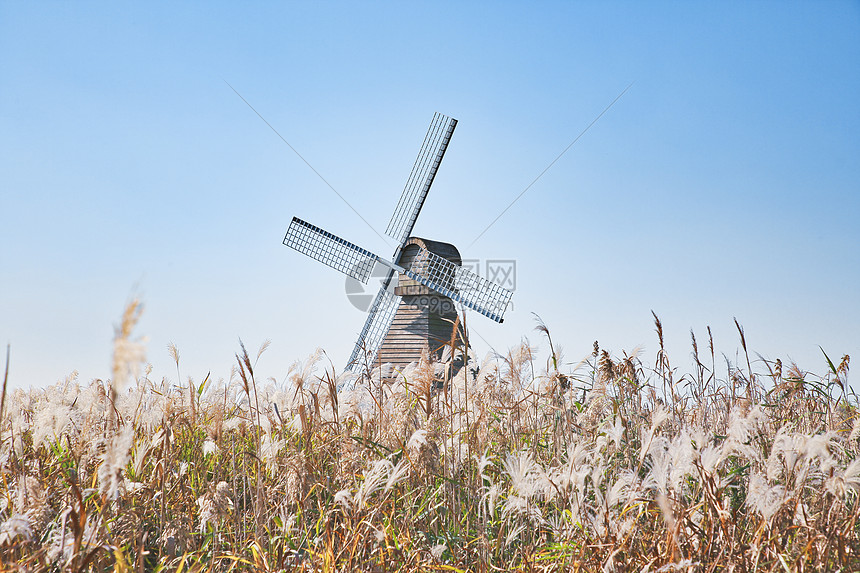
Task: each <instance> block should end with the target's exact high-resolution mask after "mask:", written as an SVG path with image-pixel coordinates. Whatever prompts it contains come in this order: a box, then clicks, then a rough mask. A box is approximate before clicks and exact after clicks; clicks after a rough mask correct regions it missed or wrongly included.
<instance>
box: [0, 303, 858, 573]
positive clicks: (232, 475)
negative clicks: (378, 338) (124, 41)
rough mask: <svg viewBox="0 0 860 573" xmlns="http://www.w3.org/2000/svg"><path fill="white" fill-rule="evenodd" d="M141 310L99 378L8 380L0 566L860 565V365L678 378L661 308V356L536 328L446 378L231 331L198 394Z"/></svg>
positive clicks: (703, 358) (425, 368)
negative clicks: (255, 342)
mask: <svg viewBox="0 0 860 573" xmlns="http://www.w3.org/2000/svg"><path fill="white" fill-rule="evenodd" d="M140 312H141V306H140V305H139V304H138V303H137V302H132V303H131V304H130V305H129V306H128V307H127V308H126V310H125V313H124V315H123V317H122V319H121V322H120V324H119V326H118V327H117V329H116V330H117V332H116V338H115V343H114V344H115V347H114V366H113V372H112V374H111V377H110V379H109V380H95V381H91V382H90V381H82V380H78V379H77V378H76V376H71V377H70V378H69V379H67V380H65V381H62V382H59V383H57V384H54V385H52V386H49V387H47V388H38V389H31V390H21V389H15V390H11V389H10V390H8V391H7V390H6V386H7V383H5V382H4V391H3V398H2V405H0V409H2V420H0V472H2V473H0V479H1V480H2V481H0V556H2V570H3V571H121V572H131V571H183V572H185V571H200V572H202V571H252V570H253V571H292V570H295V571H344V572H346V571H395V570H397V571H511V570H518V571H636V572H639V571H642V572H645V571H652V572H657V571H660V572H669V571H696V572H708V573H710V572H723V571H735V572H748V571H749V572H751V571H858V570H860V524H858V513H860V503H858V493H860V457H858V453H860V442H858V439H860V416H858V398H857V396H856V395H855V394H854V393H853V392H852V391H851V389H850V387H849V385H848V370H849V357H848V356H841V355H839V354H835V355H830V356H828V354H825V353H824V352H822V355H821V357H822V359H821V363H822V364H824V365H825V367H824V368H822V371H821V372H819V373H812V372H807V371H805V370H802V368H801V366H799V365H795V364H783V363H781V362H780V361H779V360H776V361H773V362H771V361H768V360H765V359H763V358H761V357H759V356H758V355H756V354H755V353H754V351H753V349H747V348H746V342H745V340H744V335H743V330H742V328H741V326H740V325H738V329H737V330H738V339H736V340H731V341H723V342H725V343H726V345H727V346H728V347H730V348H731V350H729V351H728V352H729V354H731V355H733V356H736V358H734V359H729V358H726V357H724V356H723V354H722V353H721V351H720V349H719V348H715V347H714V346H715V342H714V341H713V340H712V339H711V337H710V336H709V338H708V339H706V340H699V341H696V339H695V338H692V339H691V353H692V356H693V363H694V364H695V367H694V368H693V371H692V372H688V373H681V372H679V371H678V370H677V369H676V368H675V367H674V366H673V365H672V364H673V363H672V362H670V357H669V356H668V355H667V353H666V352H665V350H664V348H663V330H662V325H661V324H660V321H659V319H658V318H657V316H655V317H654V320H655V327H656V333H655V338H656V341H655V342H656V343H655V344H654V346H655V347H656V348H657V352H656V355H653V356H645V355H643V354H642V353H641V352H639V351H637V350H631V351H629V352H627V353H625V352H621V354H620V355H614V354H610V353H608V352H607V351H605V350H603V349H601V348H600V346H599V344H598V343H597V342H595V343H594V347H593V349H589V348H584V349H576V350H575V353H576V354H577V357H578V356H580V355H586V358H585V359H584V360H582V361H581V362H579V363H578V364H577V363H573V362H570V361H568V360H567V359H565V358H564V357H562V356H561V352H560V350H559V347H558V344H557V342H558V341H555V340H553V339H552V338H551V333H550V330H549V329H548V328H547V327H546V326H544V324H543V323H542V322H540V321H539V320H538V321H537V330H538V331H537V332H536V333H530V334H533V338H535V340H538V339H539V341H540V345H541V347H542V348H546V350H545V351H541V352H539V351H537V350H535V348H534V347H532V346H530V345H529V344H528V343H523V344H521V345H520V346H518V347H515V348H513V349H511V350H510V351H509V352H508V353H507V355H506V356H487V357H485V358H481V357H475V356H471V355H469V356H465V354H468V353H465V352H464V348H465V345H464V344H463V343H462V342H457V343H456V344H452V346H451V347H450V348H448V349H447V350H446V353H445V358H449V357H451V356H454V357H455V358H457V357H459V358H460V359H461V360H460V361H461V362H462V361H463V359H465V362H466V365H465V367H463V368H460V369H459V371H456V372H454V371H453V370H452V369H451V367H450V365H451V364H452V363H453V362H452V361H451V360H444V359H443V360H442V361H441V362H438V363H430V362H428V361H426V360H425V361H422V363H421V364H418V365H416V366H415V367H410V368H409V369H407V370H406V371H405V372H402V373H391V372H384V371H383V372H380V371H379V370H378V369H377V370H374V371H373V372H372V373H371V376H370V379H368V378H367V377H364V378H358V379H356V378H355V377H352V378H350V377H347V376H344V375H342V374H341V373H340V370H341V365H334V364H332V363H331V362H330V361H329V359H328V358H327V357H326V355H325V354H324V353H323V352H321V351H320V352H318V353H317V354H315V355H313V356H311V357H309V358H308V359H307V360H305V361H304V362H301V363H297V364H295V366H294V367H293V368H292V370H291V371H290V372H289V374H288V375H287V376H286V377H285V378H283V380H281V381H278V380H274V379H268V380H265V379H261V378H260V377H259V375H258V373H257V370H258V369H257V363H258V360H262V361H264V360H265V355H264V352H265V350H266V345H263V347H262V348H260V349H259V351H257V350H256V349H251V350H249V351H246V349H245V348H244V346H243V345H241V343H237V353H236V363H235V368H234V371H233V372H232V374H228V376H229V377H228V378H226V379H220V378H217V379H216V378H215V377H214V376H210V377H207V378H206V379H203V380H192V379H188V378H185V379H182V378H181V377H180V373H181V371H182V368H181V365H182V362H181V355H180V351H181V349H177V348H175V347H174V346H171V347H170V348H169V349H168V351H169V352H170V353H171V355H172V357H173V359H174V360H175V362H176V370H175V371H173V372H160V373H156V372H152V371H151V369H150V368H149V367H147V366H146V364H145V355H144V348H143V345H142V343H141V342H140V339H139V338H138V336H139V334H138V333H136V332H135V331H134V330H135V324H136V322H137V320H138V318H139V316H140ZM458 345H460V346H459V347H458ZM735 348H738V351H735ZM825 350H826V351H827V352H830V350H829V349H825ZM162 351H163V350H162ZM834 352H838V350H836V351H834ZM261 355H263V356H262V358H261ZM13 358H14V348H13ZM677 360H678V361H683V362H686V361H687V357H686V356H684V357H677ZM7 373H8V371H7ZM382 380H384V381H385V382H381V381H382ZM8 385H9V386H11V382H10V383H8Z"/></svg>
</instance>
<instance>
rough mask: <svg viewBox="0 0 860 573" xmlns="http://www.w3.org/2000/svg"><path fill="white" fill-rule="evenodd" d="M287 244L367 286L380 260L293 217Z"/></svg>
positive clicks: (356, 246) (285, 238) (286, 240)
mask: <svg viewBox="0 0 860 573" xmlns="http://www.w3.org/2000/svg"><path fill="white" fill-rule="evenodd" d="M284 244H285V245H286V246H288V247H290V248H293V249H295V250H297V251H298V252H300V253H303V254H305V255H307V256H309V257H310V258H312V259H316V260H318V261H319V262H321V263H323V264H326V265H328V266H330V267H331V268H333V269H337V270H339V271H340V272H342V273H343V274H345V275H347V276H350V277H352V278H354V279H355V280H357V281H359V282H362V283H364V284H367V280H368V279H369V278H370V272H371V271H372V270H373V265H374V263H376V261H378V260H379V257H377V256H376V255H374V254H373V253H371V252H370V251H366V250H364V249H362V248H361V247H359V246H358V245H354V244H352V243H350V242H349V241H345V240H343V239H341V238H340V237H338V236H336V235H332V234H331V233H329V232H328V231H324V230H322V229H320V228H319V227H317V226H315V225H311V224H310V223H308V222H306V221H302V220H301V219H299V218H298V217H293V221H292V222H291V223H290V226H289V228H288V229H287V235H286V236H285V237H284Z"/></svg>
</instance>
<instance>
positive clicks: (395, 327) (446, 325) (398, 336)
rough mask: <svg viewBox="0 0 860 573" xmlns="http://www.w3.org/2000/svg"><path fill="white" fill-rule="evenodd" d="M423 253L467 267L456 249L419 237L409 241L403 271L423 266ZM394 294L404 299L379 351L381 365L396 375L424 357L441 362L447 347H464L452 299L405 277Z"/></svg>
mask: <svg viewBox="0 0 860 573" xmlns="http://www.w3.org/2000/svg"><path fill="white" fill-rule="evenodd" d="M422 249H426V250H427V251H429V252H431V253H434V254H436V255H438V256H440V257H443V258H445V259H446V260H448V261H450V262H451V263H453V264H455V265H457V266H462V264H463V261H462V259H461V258H460V251H458V250H457V247H455V246H454V245H451V244H449V243H441V242H439V241H431V240H428V239H421V238H419V237H410V238H409V239H408V240H407V241H406V244H405V245H404V247H403V250H402V251H401V253H400V258H399V259H398V260H397V264H398V265H399V266H401V267H403V268H409V267H411V266H412V265H414V264H420V263H419V262H417V261H416V259H420V256H421V253H422ZM451 286H453V285H451ZM394 294H396V295H397V296H399V297H400V304H399V305H398V307H397V312H396V313H395V315H394V319H393V320H392V321H391V326H390V327H389V329H388V333H387V334H386V335H385V338H384V339H383V340H382V344H381V345H380V347H379V352H378V353H377V356H376V363H377V364H391V365H392V366H393V367H394V369H395V370H396V371H403V369H404V368H406V367H407V366H408V365H409V364H411V363H418V362H419V361H420V360H421V358H422V356H426V357H428V358H431V359H436V360H439V359H441V357H442V353H443V350H444V348H445V347H446V346H450V345H451V343H452V342H454V343H455V344H460V343H462V336H461V335H460V333H459V332H456V331H455V328H457V326H458V325H459V322H458V320H457V307H456V306H455V304H454V301H453V300H452V299H450V298H448V297H446V296H444V295H441V294H439V293H438V292H436V291H435V290H433V289H431V288H430V287H427V286H424V285H423V284H421V283H420V282H418V281H416V280H414V279H411V278H409V276H407V275H406V274H403V273H400V274H399V276H398V281H397V286H396V287H394Z"/></svg>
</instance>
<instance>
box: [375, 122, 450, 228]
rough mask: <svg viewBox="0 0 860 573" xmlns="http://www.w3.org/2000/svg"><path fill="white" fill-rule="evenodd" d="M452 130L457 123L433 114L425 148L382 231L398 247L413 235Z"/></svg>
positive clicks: (422, 147)
mask: <svg viewBox="0 0 860 573" xmlns="http://www.w3.org/2000/svg"><path fill="white" fill-rule="evenodd" d="M455 127H457V120H456V119H453V118H450V117H448V116H445V115H442V114H441V113H436V114H435V115H434V116H433V121H432V122H431V123H430V129H428V130H427V135H426V136H425V137H424V144H423V145H422V146H421V151H420V152H419V153H418V159H416V160H415V165H413V166H412V173H410V174H409V179H408V180H407V181H406V187H405V188H404V189H403V194H402V195H401V196H400V202H399V203H398V204H397V208H396V209H395V210H394V215H392V216H391V221H389V223H388V229H386V230H385V232H386V233H387V234H388V235H389V236H390V237H392V238H394V239H395V240H396V241H397V242H398V243H400V244H401V245H402V244H403V242H404V241H405V240H406V239H408V238H409V235H410V234H411V233H412V228H413V227H414V226H415V220H416V219H417V218H418V213H420V212H421V207H422V206H423V205H424V199H426V198H427V192H428V191H430V186H431V185H432V184H433V179H434V178H435V177H436V171H437V170H438V169H439V164H440V163H442V157H444V156H445V150H446V149H447V148H448V142H449V141H451V135H452V134H453V133H454V128H455Z"/></svg>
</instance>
